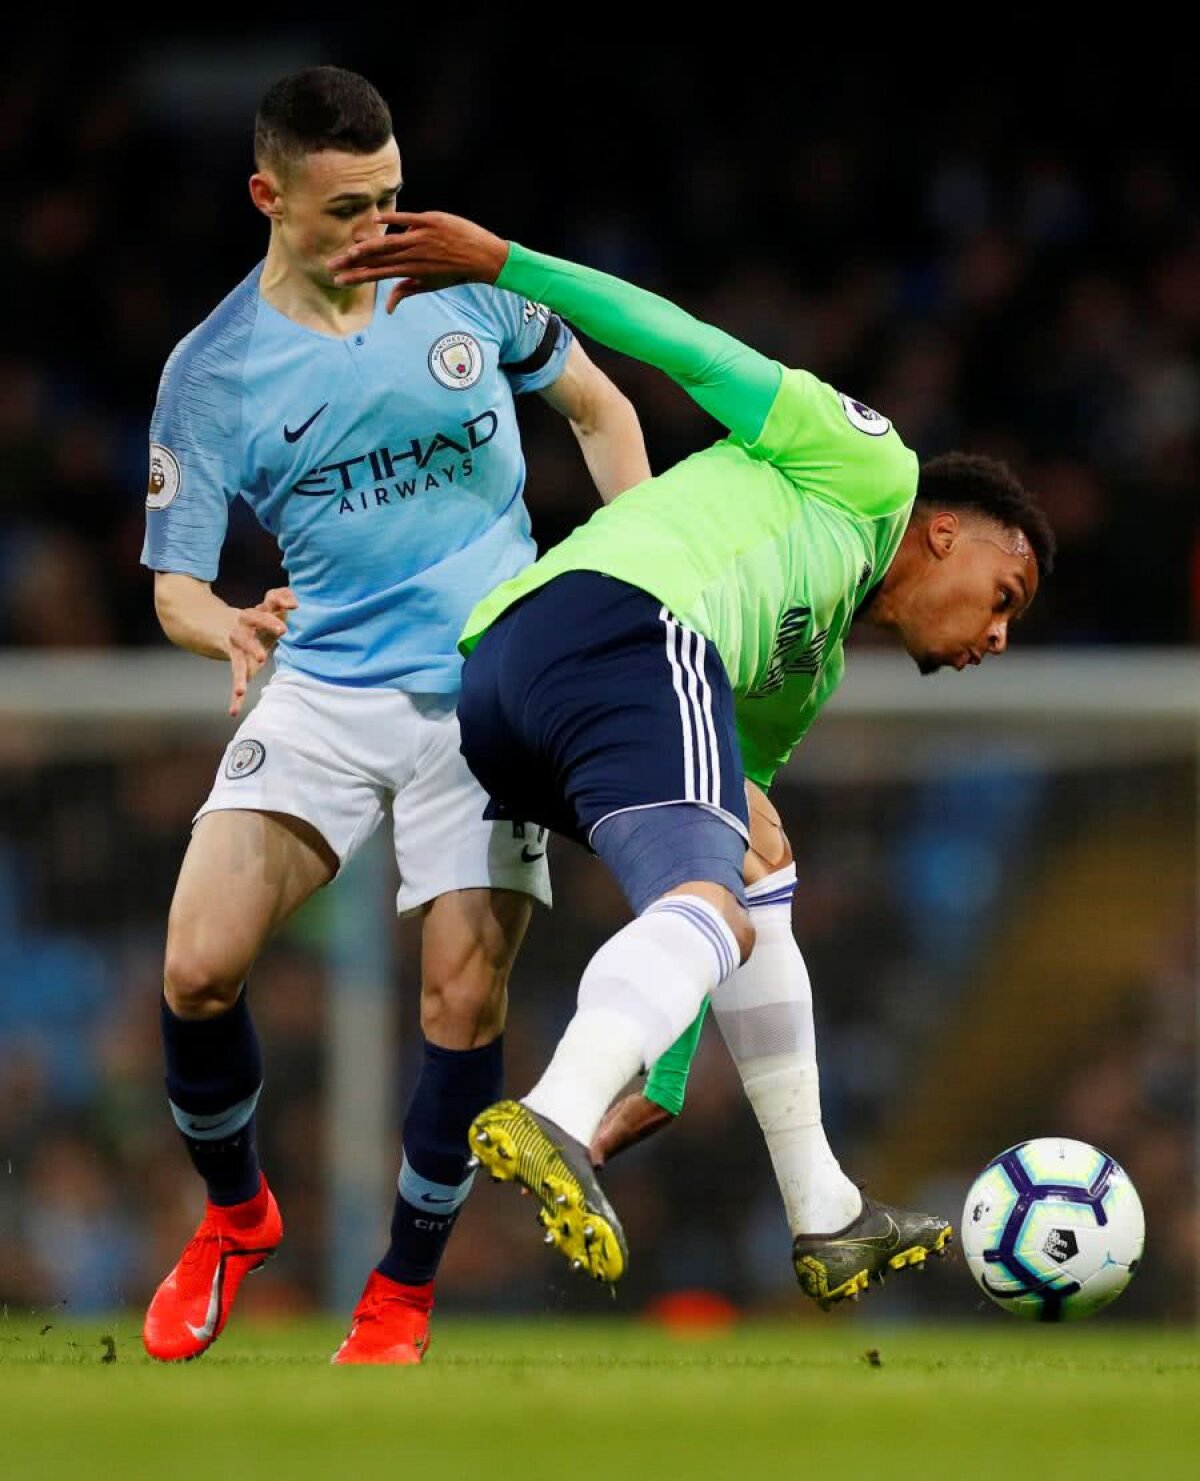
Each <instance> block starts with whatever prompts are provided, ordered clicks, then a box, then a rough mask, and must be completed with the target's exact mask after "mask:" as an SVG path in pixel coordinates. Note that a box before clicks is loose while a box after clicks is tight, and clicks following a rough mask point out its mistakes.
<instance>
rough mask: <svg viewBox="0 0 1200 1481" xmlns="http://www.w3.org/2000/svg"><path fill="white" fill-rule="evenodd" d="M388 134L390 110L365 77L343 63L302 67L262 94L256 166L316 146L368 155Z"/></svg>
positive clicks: (278, 163) (280, 162)
mask: <svg viewBox="0 0 1200 1481" xmlns="http://www.w3.org/2000/svg"><path fill="white" fill-rule="evenodd" d="M391 137H392V114H391V110H390V109H389V108H388V105H387V104H386V103H385V102H384V100H383V98H382V97H381V96H380V94H379V92H378V91H377V90H376V89H375V88H374V87H373V86H372V85H371V83H369V82H368V81H367V79H366V78H365V77H360V76H359V74H358V73H357V72H348V71H347V70H346V69H345V68H344V67H307V68H305V70H304V71H303V72H293V73H292V74H291V75H290V76H289V77H281V78H280V79H279V81H278V82H275V83H272V85H271V86H270V87H269V88H268V89H267V91H266V92H265V93H264V94H263V98H262V101H261V102H260V103H259V105H258V113H257V115H256V117H255V120H254V158H255V161H256V163H257V165H258V167H259V169H260V170H261V169H265V168H267V167H270V166H274V167H275V168H277V169H278V168H281V167H286V166H287V165H288V164H290V163H291V162H292V161H293V160H295V159H299V158H300V157H302V156H303V155H306V154H317V153H319V152H320V151H321V150H322V149H339V150H342V151H343V152H344V153H346V154H374V153H375V151H376V150H377V149H382V148H383V146H384V145H385V144H386V143H387V141H388V140H389V139H390V138H391Z"/></svg>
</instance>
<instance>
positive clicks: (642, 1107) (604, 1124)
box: [588, 1091, 675, 1167]
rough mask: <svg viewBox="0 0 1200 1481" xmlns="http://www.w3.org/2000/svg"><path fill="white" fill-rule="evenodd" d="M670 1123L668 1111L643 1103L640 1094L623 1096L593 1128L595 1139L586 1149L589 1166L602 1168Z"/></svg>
mask: <svg viewBox="0 0 1200 1481" xmlns="http://www.w3.org/2000/svg"><path fill="white" fill-rule="evenodd" d="M674 1119H675V1117H674V1116H672V1115H671V1113H670V1111H668V1110H664V1108H663V1107H662V1106H660V1105H657V1104H656V1103H655V1102H654V1101H652V1100H647V1099H646V1097H645V1096H644V1095H642V1093H641V1092H640V1091H634V1093H633V1094H632V1095H627V1096H625V1097H624V1098H623V1099H621V1100H619V1101H617V1103H616V1105H614V1106H610V1107H609V1108H608V1110H607V1111H605V1113H604V1120H603V1121H601V1123H600V1125H599V1126H598V1127H597V1128H596V1135H595V1136H594V1137H593V1138H592V1145H591V1146H590V1147H589V1148H588V1152H589V1154H590V1156H591V1159H592V1166H593V1167H603V1166H604V1164H605V1163H606V1162H611V1161H612V1159H613V1158H614V1157H615V1156H616V1155H617V1153H618V1152H623V1151H624V1150H625V1148H626V1147H632V1146H633V1145H634V1143H635V1142H644V1141H645V1140H646V1138H647V1137H648V1136H653V1135H654V1133H655V1132H656V1131H661V1130H662V1128H663V1127H664V1126H669V1125H670V1124H671V1122H672V1121H674Z"/></svg>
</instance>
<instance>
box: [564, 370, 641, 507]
mask: <svg viewBox="0 0 1200 1481" xmlns="http://www.w3.org/2000/svg"><path fill="white" fill-rule="evenodd" d="M571 431H572V432H574V434H575V437H576V439H577V441H578V443H579V450H580V452H582V454H583V460H584V462H585V463H586V464H587V466H588V472H589V473H590V474H591V475H592V482H593V483H594V484H595V485H596V492H597V493H598V494H599V495H600V498H601V499H602V500H603V501H604V503H605V504H611V503H612V501H613V500H614V499H615V498H616V497H617V495H618V494H623V493H624V492H625V490H626V489H631V488H633V486H634V485H635V484H638V483H644V482H645V480H646V479H647V478H649V477H650V460H649V458H647V456H646V441H645V438H644V437H643V436H642V425H641V423H640V422H639V421H638V416H637V412H636V411H634V409H633V403H632V402H631V401H629V400H628V399H627V398H626V397H625V396H622V395H619V394H617V395H613V396H610V397H606V398H605V400H604V402H603V403H602V404H601V405H600V406H599V407H597V408H596V410H595V413H594V415H593V416H592V417H590V418H589V419H588V420H587V421H572V423H571Z"/></svg>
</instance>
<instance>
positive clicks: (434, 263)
mask: <svg viewBox="0 0 1200 1481" xmlns="http://www.w3.org/2000/svg"><path fill="white" fill-rule="evenodd" d="M378 219H379V220H380V221H381V222H383V223H384V225H386V226H388V227H393V228H396V229H395V230H392V231H389V232H388V233H387V234H386V235H384V236H379V237H371V238H370V239H369V240H367V241H364V242H355V243H353V244H352V245H351V246H349V247H347V248H345V250H344V251H341V252H338V253H337V254H336V255H335V256H333V257H331V258H330V259H329V262H328V267H329V270H330V271H331V272H332V273H333V280H334V282H335V283H337V284H338V286H339V287H352V286H354V285H355V284H356V283H374V282H378V281H379V280H380V279H382V278H399V279H400V282H398V283H397V284H396V285H395V287H394V288H393V289H392V291H391V292H390V293H389V294H388V301H387V311H388V313H389V314H390V313H392V311H393V310H394V309H395V307H396V305H397V304H398V303H400V302H401V300H402V299H405V298H411V297H412V295H413V294H414V293H429V292H432V291H433V290H435V289H437V288H451V287H453V286H454V285H455V284H456V283H494V282H495V281H496V279H497V277H498V276H499V274H500V269H501V268H502V267H503V266H504V260H505V258H506V257H507V256H508V243H507V242H506V241H504V240H503V239H502V238H501V237H498V236H496V235H495V233H494V232H490V231H488V230H487V229H486V227H482V226H477V225H476V224H475V222H473V221H468V220H466V218H465V217H463V216H451V215H450V214H449V213H448V212H446V211H380V212H379V218H378Z"/></svg>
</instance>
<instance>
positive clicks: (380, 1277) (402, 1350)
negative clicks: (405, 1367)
mask: <svg viewBox="0 0 1200 1481" xmlns="http://www.w3.org/2000/svg"><path fill="white" fill-rule="evenodd" d="M432 1311H433V1282H432V1281H430V1282H429V1284H428V1285H424V1286H405V1285H401V1283H400V1282H399V1281H398V1280H392V1279H391V1278H390V1277H389V1276H386V1275H384V1274H383V1273H382V1272H381V1271H379V1270H372V1272H371V1274H370V1276H369V1277H368V1279H367V1283H366V1285H365V1286H364V1287H363V1293H362V1295H361V1296H360V1297H359V1298H358V1305H357V1306H356V1307H355V1308H354V1315H353V1316H352V1317H351V1318H350V1331H349V1334H348V1335H347V1337H346V1340H345V1341H344V1342H343V1343H342V1345H341V1347H339V1348H338V1350H337V1352H335V1353H334V1355H333V1357H331V1358H330V1360H329V1361H330V1362H331V1363H419V1362H420V1361H421V1360H422V1359H423V1358H424V1356H425V1354H426V1353H427V1352H428V1351H429V1316H430V1313H431V1312H432Z"/></svg>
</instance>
